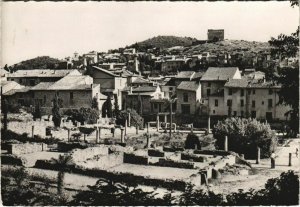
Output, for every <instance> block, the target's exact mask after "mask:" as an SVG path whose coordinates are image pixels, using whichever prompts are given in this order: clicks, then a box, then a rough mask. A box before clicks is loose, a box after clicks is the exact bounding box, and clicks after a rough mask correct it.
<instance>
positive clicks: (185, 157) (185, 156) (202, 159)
mask: <svg viewBox="0 0 300 207" xmlns="http://www.w3.org/2000/svg"><path fill="white" fill-rule="evenodd" d="M181 159H182V160H190V161H193V162H207V157H203V156H199V155H195V154H189V153H181Z"/></svg>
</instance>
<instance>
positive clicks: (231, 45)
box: [185, 40, 270, 53]
mask: <svg viewBox="0 0 300 207" xmlns="http://www.w3.org/2000/svg"><path fill="white" fill-rule="evenodd" d="M266 50H270V45H269V43H267V42H255V41H245V40H224V41H220V42H212V43H204V44H198V45H195V46H191V47H189V48H186V50H185V53H193V52H204V51H208V52H212V51H214V52H218V51H220V52H221V51H224V52H234V51H236V52H238V51H249V52H258V51H266Z"/></svg>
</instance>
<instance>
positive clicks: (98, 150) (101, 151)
mask: <svg viewBox="0 0 300 207" xmlns="http://www.w3.org/2000/svg"><path fill="white" fill-rule="evenodd" d="M108 152H109V151H108V146H105V145H99V146H97V147H89V148H86V149H74V150H72V151H71V152H70V155H71V156H72V159H73V161H74V162H75V163H77V162H84V161H86V160H88V159H92V158H93V157H95V156H96V155H108Z"/></svg>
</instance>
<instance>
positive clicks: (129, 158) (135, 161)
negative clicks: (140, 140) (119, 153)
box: [124, 153, 149, 165]
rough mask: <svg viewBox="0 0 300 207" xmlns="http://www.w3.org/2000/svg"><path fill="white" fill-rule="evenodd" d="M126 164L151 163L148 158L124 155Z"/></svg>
mask: <svg viewBox="0 0 300 207" xmlns="http://www.w3.org/2000/svg"><path fill="white" fill-rule="evenodd" d="M124 163H129V164H137V165H148V163H149V162H148V157H146V156H141V155H135V154H131V153H124Z"/></svg>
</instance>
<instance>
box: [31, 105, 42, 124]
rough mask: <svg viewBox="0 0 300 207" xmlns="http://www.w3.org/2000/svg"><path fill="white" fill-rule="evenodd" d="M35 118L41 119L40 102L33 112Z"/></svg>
mask: <svg viewBox="0 0 300 207" xmlns="http://www.w3.org/2000/svg"><path fill="white" fill-rule="evenodd" d="M32 115H33V119H34V120H35V119H40V118H41V117H42V114H41V107H40V103H37V105H36V107H35V110H34V112H33V113H32Z"/></svg>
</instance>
